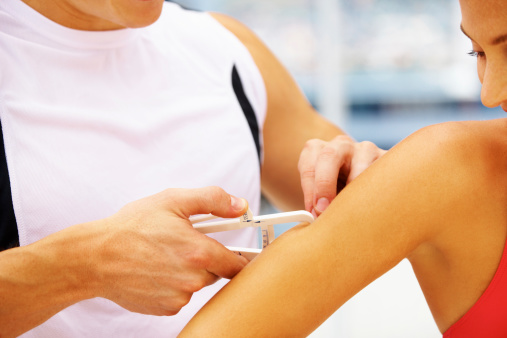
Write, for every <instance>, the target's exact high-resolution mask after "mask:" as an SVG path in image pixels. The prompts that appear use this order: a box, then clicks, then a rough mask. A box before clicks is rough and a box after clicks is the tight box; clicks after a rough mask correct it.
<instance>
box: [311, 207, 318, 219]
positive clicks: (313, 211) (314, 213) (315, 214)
mask: <svg viewBox="0 0 507 338" xmlns="http://www.w3.org/2000/svg"><path fill="white" fill-rule="evenodd" d="M312 215H313V218H315V219H316V218H317V217H318V216H317V213H316V212H315V209H313V208H312Z"/></svg>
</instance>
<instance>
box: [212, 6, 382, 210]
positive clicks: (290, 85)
mask: <svg viewBox="0 0 507 338" xmlns="http://www.w3.org/2000/svg"><path fill="white" fill-rule="evenodd" d="M212 15H213V17H214V18H215V19H217V20H218V21H219V22H220V23H221V24H222V25H223V26H225V27H226V28H227V29H228V30H230V31H231V32H232V33H233V34H235V35H236V36H237V37H238V39H239V40H240V41H241V42H242V43H243V44H244V45H245V46H246V48H247V49H248V50H249V52H250V54H251V55H252V57H253V59H254V61H255V63H256V65H257V67H258V68H259V70H260V72H261V75H262V77H263V79H264V84H265V86H266V91H267V100H268V106H267V115H266V121H265V124H264V163H263V167H262V191H263V193H264V194H265V195H266V196H267V197H268V199H269V200H270V201H271V202H273V204H274V205H275V206H277V207H278V208H280V209H282V210H294V209H302V208H305V207H306V209H307V210H309V211H311V208H312V205H313V199H314V196H313V188H314V183H313V182H314V180H315V175H314V172H313V170H314V165H315V163H316V160H317V156H314V157H312V158H308V159H307V161H305V163H303V165H304V166H305V167H306V168H307V169H306V172H305V174H304V176H305V180H303V184H305V186H304V190H305V194H304V196H303V191H302V189H301V183H302V182H301V177H300V174H299V172H298V161H299V155H300V153H301V150H302V149H303V147H305V144H306V142H308V141H309V140H311V139H320V140H324V141H331V140H332V139H333V138H335V137H336V136H337V135H344V132H343V131H342V130H341V129H339V128H338V127H337V126H335V125H333V124H332V123H330V122H329V121H328V120H326V119H324V118H323V117H322V116H320V115H319V114H318V113H317V112H316V111H315V110H314V109H313V108H312V106H311V105H310V104H309V102H308V101H307V100H306V98H305V97H304V95H303V94H302V93H301V91H300V89H299V87H298V86H297V84H296V83H295V82H294V80H293V78H292V77H291V75H290V74H289V73H288V72H287V70H286V69H285V68H284V67H283V65H282V64H281V63H280V62H279V61H278V60H277V59H276V57H275V56H274V55H273V54H272V53H271V51H270V50H269V49H268V48H267V47H266V46H265V45H264V44H263V43H262V42H261V41H260V40H259V39H258V38H257V37H256V36H255V34H254V33H252V32H251V31H250V30H249V29H248V28H246V27H245V26H244V25H243V24H241V23H240V22H238V21H236V20H234V19H232V18H230V17H228V16H225V15H222V14H216V13H213V14H212ZM337 142H338V143H339V144H342V143H343V144H345V145H351V144H356V143H355V142H352V140H351V139H350V138H348V137H344V138H342V139H339V140H338V141H337ZM335 143H336V142H335ZM358 145H359V144H358ZM379 151H380V150H379V149H378V148H376V147H366V148H365V147H363V146H351V147H347V146H346V147H341V148H340V149H337V152H336V153H335V154H333V159H334V161H333V162H336V160H337V159H344V162H346V163H343V166H344V169H345V171H346V172H347V173H346V174H345V177H344V180H346V179H347V175H348V172H349V171H350V164H351V163H352V158H354V157H356V158H357V159H360V160H359V163H357V167H358V168H359V167H361V165H362V164H363V163H367V165H369V164H370V163H371V162H373V161H374V159H376V158H377V157H379V155H378V154H377V153H378V152H379ZM380 152H381V151H380ZM382 153H383V152H382ZM357 154H359V155H358V156H357ZM367 165H364V166H363V168H364V167H366V166H367ZM321 171H322V172H323V173H322V175H321V176H323V179H324V180H325V181H329V180H331V181H333V182H332V183H331V185H334V187H335V189H334V195H336V183H337V179H338V177H337V176H338V172H337V171H336V170H335V169H334V168H333V169H332V170H326V168H322V169H321ZM354 175H355V174H354ZM326 186H329V184H328V185H326ZM328 190H329V189H328ZM331 191H333V189H331ZM331 195H332V197H329V196H328V197H329V198H330V199H332V198H333V197H334V195H333V194H332V193H331Z"/></svg>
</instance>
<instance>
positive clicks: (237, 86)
mask: <svg viewBox="0 0 507 338" xmlns="http://www.w3.org/2000/svg"><path fill="white" fill-rule="evenodd" d="M232 88H233V89H234V93H235V94H236V98H237V99H238V102H239V105H240V106H241V109H242V110H243V114H245V118H246V120H247V122H248V126H249V127H250V131H251V132H252V137H253V139H254V142H255V148H256V149H257V157H258V159H259V165H260V164H261V143H260V139H259V124H258V123H257V117H256V116H255V112H254V110H253V108H252V105H251V104H250V101H248V97H246V94H245V91H244V90H243V83H242V82H241V78H240V77H239V74H238V70H237V69H236V65H234V66H233V67H232Z"/></svg>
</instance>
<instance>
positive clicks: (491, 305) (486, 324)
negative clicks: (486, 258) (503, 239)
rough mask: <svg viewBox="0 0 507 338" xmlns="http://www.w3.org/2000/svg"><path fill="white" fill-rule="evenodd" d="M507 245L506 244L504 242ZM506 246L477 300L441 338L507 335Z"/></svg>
mask: <svg viewBox="0 0 507 338" xmlns="http://www.w3.org/2000/svg"><path fill="white" fill-rule="evenodd" d="M506 246H507V244H506ZM506 273H507V247H504V251H503V254H502V259H501V260H500V265H499V266H498V269H497V271H496V273H495V276H494V277H493V280H492V281H491V283H490V284H489V286H488V288H487V289H486V291H484V293H483V294H482V296H481V297H480V298H479V300H478V301H477V302H476V303H475V304H474V305H473V306H472V308H471V309H470V310H468V311H467V313H465V315H464V316H463V317H461V318H460V320H458V321H457V322H456V323H454V325H452V326H451V327H450V328H449V329H448V330H447V331H445V333H444V336H443V338H451V337H459V338H468V337H470V338H472V337H474V338H475V337H488V338H500V337H502V338H505V337H507V274H506Z"/></svg>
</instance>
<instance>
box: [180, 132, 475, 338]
mask: <svg viewBox="0 0 507 338" xmlns="http://www.w3.org/2000/svg"><path fill="white" fill-rule="evenodd" d="M452 128H453V127H451V128H450V129H452ZM448 132H449V127H436V128H431V129H427V130H423V131H421V132H418V133H417V134H416V135H414V136H412V137H410V138H408V139H407V140H406V141H404V142H402V143H401V144H400V145H398V146H396V147H395V148H393V150H391V151H390V152H388V153H387V154H386V155H385V156H384V157H383V158H382V159H380V160H378V161H377V162H376V163H374V164H373V165H372V166H371V167H370V168H368V169H367V170H366V171H365V172H364V173H363V174H361V175H360V176H359V177H358V178H357V179H356V180H355V181H353V182H352V183H351V184H350V185H348V186H347V187H346V188H345V189H344V190H343V191H342V192H341V193H340V194H339V195H338V196H337V198H336V199H335V200H334V201H333V202H332V204H331V206H330V207H329V208H328V209H327V210H326V211H325V212H324V213H323V214H322V215H321V216H320V217H319V218H318V219H317V220H316V221H315V222H314V223H312V224H311V225H309V226H306V227H299V228H298V229H295V230H293V231H289V232H288V233H286V234H285V235H283V236H281V237H280V238H279V239H277V240H276V241H275V242H274V243H273V244H272V245H271V246H270V247H268V248H267V249H266V250H265V252H263V253H262V254H261V255H260V256H259V257H258V258H257V259H256V260H254V261H253V262H252V263H251V264H249V265H248V266H247V267H246V268H245V269H244V270H243V271H242V272H241V273H240V274H238V276H237V277H235V278H234V279H233V280H232V281H231V282H230V283H229V284H228V285H227V286H226V287H225V288H224V289H223V290H222V291H221V292H220V293H219V294H218V295H217V296H215V297H214V298H213V299H212V300H211V301H210V302H209V303H208V304H207V305H206V306H205V307H204V308H203V309H202V310H201V311H200V312H199V313H198V314H197V315H196V316H195V317H194V319H193V320H192V321H191V322H190V323H189V325H188V327H187V328H186V330H184V331H183V336H185V334H187V333H189V334H190V336H199V335H200V334H204V335H206V336H222V335H223V336H230V337H234V336H235V337H247V336H252V337H263V336H291V337H292V336H305V335H307V334H309V333H310V332H311V331H312V330H314V329H315V328H316V327H317V326H318V325H319V324H320V323H322V322H323V321H324V320H325V319H326V318H327V317H328V316H330V315H331V314H332V313H333V312H334V311H335V310H336V309H337V308H338V307H340V306H341V305H342V304H343V303H345V302H346V301H347V300H348V299H349V298H351V297H352V296H353V295H354V294H356V293H357V292H359V291H360V290H361V289H362V288H363V287H365V286H366V285H368V284H369V283H371V282H372V281H373V280H375V279H376V278H378V277H379V276H381V275H382V274H383V273H385V272H386V271H388V270H389V269H391V268H392V267H394V266H395V265H396V264H397V263H398V262H400V261H401V260H402V259H403V258H405V257H407V256H409V255H411V254H412V253H414V252H415V251H416V250H417V249H418V248H419V247H421V246H423V245H432V244H433V241H434V240H435V239H436V238H439V235H440V234H441V233H442V231H443V229H445V231H446V232H449V229H451V230H452V229H453V228H455V229H457V226H458V225H459V224H462V223H463V222H465V223H466V219H465V218H466V217H467V213H466V212H465V210H466V209H467V208H468V209H469V208H471V207H472V206H473V204H474V203H476V202H477V201H475V200H474V199H475V198H476V197H474V196H470V198H468V197H463V196H467V193H468V192H469V191H468V190H467V189H469V188H470V186H469V185H468V184H467V182H470V172H469V170H468V169H467V167H466V166H465V165H464V164H465V163H466V161H467V158H466V156H465V152H460V151H456V147H455V146H454V145H453V137H452V136H450V135H451V134H452V133H451V134H449V133H448ZM430 140H431V141H430ZM458 202H459V203H458Z"/></svg>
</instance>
